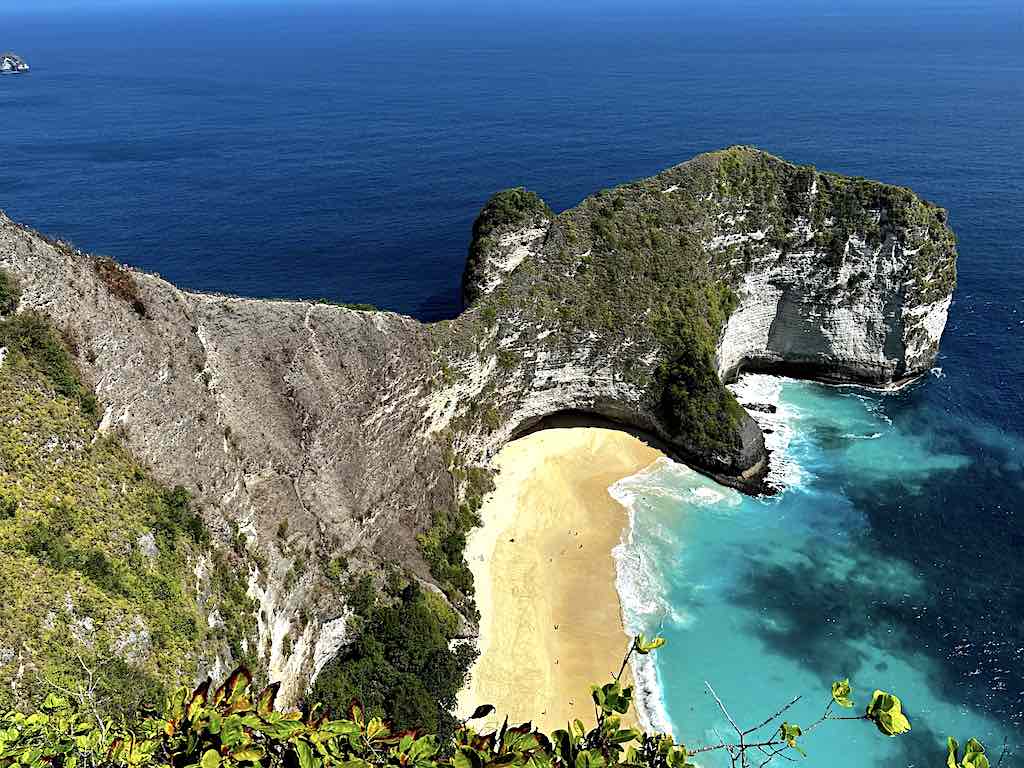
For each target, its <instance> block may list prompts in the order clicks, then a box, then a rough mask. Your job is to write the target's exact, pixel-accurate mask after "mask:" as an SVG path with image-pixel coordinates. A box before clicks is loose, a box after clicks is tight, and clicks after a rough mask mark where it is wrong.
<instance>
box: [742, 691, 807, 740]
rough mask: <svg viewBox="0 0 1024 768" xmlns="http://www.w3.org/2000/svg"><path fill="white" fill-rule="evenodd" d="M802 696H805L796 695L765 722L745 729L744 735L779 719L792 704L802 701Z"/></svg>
mask: <svg viewBox="0 0 1024 768" xmlns="http://www.w3.org/2000/svg"><path fill="white" fill-rule="evenodd" d="M802 698H803V697H802V696H794V697H793V700H792V701H791V702H789V704H786V705H785V706H784V707H782V708H781V709H780V710H779V711H778V712H776V713H775V714H773V715H770V716H769V717H766V718H765V719H764V722H762V723H760V724H758V725H755V726H754V727H753V728H747V730H745V731H744V732H743V735H744V736H747V735H749V734H751V733H753V732H754V731H759V730H761V729H762V728H764V727H765V726H766V725H768V723H770V722H771V721H772V720H775V719H777V718H779V717H781V716H782V714H783V713H784V712H786V710H788V709H789V708H790V707H792V706H793V705H794V704H796V703H797V702H798V701H800V699H802Z"/></svg>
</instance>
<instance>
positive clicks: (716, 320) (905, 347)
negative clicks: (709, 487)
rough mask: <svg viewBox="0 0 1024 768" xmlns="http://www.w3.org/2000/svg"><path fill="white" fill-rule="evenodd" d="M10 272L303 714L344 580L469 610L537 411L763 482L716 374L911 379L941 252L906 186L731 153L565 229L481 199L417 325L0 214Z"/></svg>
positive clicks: (925, 340)
mask: <svg viewBox="0 0 1024 768" xmlns="http://www.w3.org/2000/svg"><path fill="white" fill-rule="evenodd" d="M0 269H4V270H7V271H8V272H10V273H11V274H12V275H14V276H15V278H16V279H17V281H18V282H19V283H20V285H21V299H20V305H19V306H20V308H21V309H23V310H24V309H27V308H32V309H35V310H38V311H40V312H42V313H44V314H45V315H47V316H48V317H49V318H51V319H52V321H53V322H54V323H55V324H56V326H57V327H59V328H61V329H63V330H64V332H65V334H66V336H67V338H68V339H69V340H70V343H71V346H72V348H73V349H74V350H75V354H76V360H77V363H78V365H79V366H80V368H81V370H82V372H83V375H84V376H85V378H86V380H87V381H88V382H89V383H91V384H92V385H93V387H94V388H95V392H96V396H97V397H98V398H99V401H100V403H101V409H102V418H101V420H100V425H99V428H100V431H101V432H105V431H110V430H116V431H117V432H118V433H119V434H120V435H121V436H122V437H123V439H124V440H125V441H126V442H127V444H128V445H129V446H130V447H131V449H132V450H133V452H134V453H135V455H136V456H138V457H139V458H140V459H141V460H142V461H143V462H145V463H146V464H147V465H148V466H150V467H151V468H152V470H153V472H154V474H155V475H156V477H157V478H159V479H162V480H164V481H166V482H171V483H182V484H184V485H185V486H186V487H188V488H189V490H190V491H191V492H192V493H193V495H194V498H195V499H196V503H197V506H198V507H199V509H200V511H201V513H202V516H203V518H204V520H205V522H206V524H207V526H208V527H209V528H210V529H211V530H212V532H213V534H214V537H215V539H216V540H218V541H220V542H222V543H224V544H225V545H227V544H231V545H232V546H233V548H234V550H235V551H236V552H237V553H238V559H237V561H236V563H235V567H236V568H237V569H238V571H239V572H240V573H242V574H243V575H244V574H247V578H248V591H249V595H250V596H251V597H252V598H253V599H254V600H255V601H256V603H257V605H258V610H257V611H256V613H257V617H256V618H257V622H258V637H257V638H253V640H254V647H255V648H256V655H257V656H258V657H259V658H260V659H262V660H263V662H264V663H265V665H266V670H267V672H268V674H269V675H270V677H271V678H272V679H280V680H283V681H284V683H285V684H284V687H283V688H282V695H283V696H284V698H285V700H294V699H295V698H296V697H297V696H299V695H301V693H302V691H303V690H304V688H305V686H306V684H307V682H308V681H309V680H310V679H312V678H313V677H315V675H316V674H317V673H318V672H319V671H320V669H322V668H323V666H324V664H326V663H327V661H329V660H330V659H331V658H332V657H333V656H334V655H335V654H336V653H337V651H338V649H339V648H341V647H342V646H343V645H344V643H345V642H346V640H347V639H348V638H349V636H350V634H351V632H350V630H349V629H348V623H347V616H348V614H347V612H346V609H345V606H344V600H343V599H342V598H341V597H340V592H339V586H338V578H337V573H336V572H335V573H332V566H333V567H334V570H335V571H336V570H337V566H336V564H338V563H344V566H343V569H344V570H345V571H346V572H349V573H358V572H364V571H367V570H371V571H372V570H376V569H379V568H380V567H381V565H382V564H385V563H395V562H397V563H400V564H402V565H403V566H404V567H406V568H409V569H411V570H412V571H413V572H414V573H416V574H417V575H418V576H419V577H420V578H421V579H422V580H423V582H424V583H428V584H435V585H436V586H437V587H438V588H440V589H441V590H443V591H444V592H445V594H446V595H447V596H448V598H449V599H450V601H451V602H452V604H453V605H455V606H456V607H458V608H459V609H460V610H461V611H462V612H463V614H464V615H466V616H468V617H470V619H471V618H472V613H473V612H472V607H471V603H470V602H469V601H468V595H469V593H470V592H471V585H470V584H468V583H467V582H466V581H465V574H464V571H463V569H461V568H460V560H461V555H460V552H461V543H460V541H461V539H460V536H462V535H463V534H464V532H465V528H466V527H467V525H470V524H472V520H473V511H474V508H475V505H476V503H477V501H478V499H479V496H480V495H481V494H482V493H484V492H485V491H486V488H487V484H488V474H487V471H486V467H487V464H488V462H489V460H490V458H491V457H492V456H493V455H494V454H495V453H496V452H497V451H498V450H499V449H500V447H501V446H502V445H503V444H504V443H505V442H507V441H508V440H509V439H512V438H513V437H515V436H516V435H518V434H521V433H523V432H524V431H527V430H529V429H532V428H536V427H537V426H541V425H543V424H544V423H545V420H546V419H548V418H551V417H558V416H560V415H570V416H573V417H579V418H586V419H607V420H611V421H613V422H615V423H617V424H619V425H621V426H623V427H624V428H629V429H633V430H637V431H639V432H641V433H643V434H645V435H648V436H650V437H651V438H652V439H654V440H656V441H657V442H658V444H659V445H661V446H662V447H663V448H664V449H666V450H668V451H669V452H671V453H673V454H675V455H676V456H677V457H678V458H680V459H682V460H684V461H686V462H689V463H690V464H692V465H693V466H695V467H697V468H698V469H700V470H701V471H704V472H706V473H708V474H711V475H714V476H715V477H717V478H719V479H720V480H722V481H723V482H728V483H731V484H733V485H737V486H739V487H741V488H745V489H747V490H757V489H758V488H759V487H760V485H759V483H760V478H761V477H763V475H764V472H765V469H766V466H767V464H766V462H767V461H769V457H768V456H767V455H766V452H765V449H764V441H763V439H762V436H761V434H760V431H759V429H758V428H757V426H756V424H755V423H754V421H753V420H752V419H751V418H750V416H749V415H748V414H747V413H746V412H745V411H744V410H743V409H742V408H741V407H740V406H739V405H738V404H737V403H736V401H735V399H734V398H733V397H732V395H731V394H730V393H729V391H728V390H727V389H726V388H725V387H724V385H723V381H727V380H729V379H730V378H731V377H733V376H735V375H736V374H737V373H738V372H739V371H741V370H765V371H782V372H787V373H792V374H795V375H800V376H811V377H815V378H821V379H825V380H829V381H853V382H858V383H865V384H871V385H878V386H884V385H889V384H892V383H896V382H900V381H903V380H906V379H908V378H912V377H913V376H916V375H918V374H920V373H922V372H924V371H927V370H928V368H929V367H930V366H931V364H932V361H933V360H934V357H935V355H936V352H937V349H938V343H939V338H940V336H941V333H942V330H943V328H944V325H945V321H946V312H947V309H948V307H949V303H950V297H951V294H952V291H953V288H954V284H955V240H954V237H953V235H952V233H951V231H950V230H949V228H948V226H947V224H946V218H945V212H944V211H943V210H942V209H941V208H937V207H935V206H933V205H931V204H929V203H927V202H925V201H923V200H921V199H920V198H918V197H916V196H915V195H914V194H913V193H911V192H910V191H908V190H906V189H902V188H899V187H893V186H888V185H884V184H880V183H877V182H870V181H865V180H861V179H850V178H846V177H841V176H837V175H834V174H825V173H819V172H817V171H816V170H814V169H813V168H809V167H798V166H794V165H791V164H788V163H786V162H784V161H782V160H780V159H778V158H775V157H773V156H771V155H768V154H766V153H763V152H759V151H757V150H753V149H749V148H743V147H736V148H731V149H728V150H724V151H721V152H714V153H710V154H707V155H701V156H699V157H697V158H695V159H693V160H691V161H689V162H687V163H684V164H682V165H679V166H676V167H675V168H672V169H669V170H667V171H665V172H663V173H661V174H659V175H658V176H655V177H653V178H650V179H646V180H643V181H639V182H635V183H632V184H628V185H625V186H622V187H618V188H616V189H614V190H607V191H603V192H601V193H599V194H597V195H594V196H593V197H590V198H588V199H587V200H585V201H583V202H582V203H581V204H580V205H578V206H577V207H575V208H573V209H571V210H569V211H565V212H563V213H561V214H557V215H556V214H555V213H553V212H552V211H551V210H550V209H549V208H548V207H547V206H546V205H545V204H544V203H543V202H542V201H541V200H540V199H539V198H537V196H536V195H533V194H532V193H529V192H526V191H523V190H512V191H508V192H504V193H500V194H498V195H496V196H495V197H494V198H492V200H491V201H490V202H489V203H488V204H487V206H486V207H485V208H484V210H483V211H482V213H481V216H480V218H479V220H478V221H477V223H476V225H475V226H474V232H473V240H472V244H471V246H470V257H469V260H468V262H467V267H466V273H465V275H464V281H463V285H464V293H465V297H466V300H467V309H466V310H465V312H463V314H462V315H461V316H460V317H458V318H456V319H455V320H451V321H446V322H442V323H436V324H433V325H424V324H422V323H419V322H417V321H415V320H413V319H410V318H407V317H402V316H399V315H396V314H393V313H387V312H368V311H358V310H354V309H349V308H345V307H339V306H333V305H327V304H317V303H309V302H301V301H263V300H252V299H244V298H237V297H232V296H215V295H203V294H196V293H189V292H186V291H181V290H179V289H178V288H176V287H175V286H173V285H171V284H170V283H168V282H166V281H164V280H162V279H161V278H159V277H157V276H155V275H150V274H143V273H140V272H135V271H131V270H128V269H126V268H124V267H121V266H119V265H117V264H114V263H113V262H110V261H108V260H103V259H97V258H95V257H92V256H89V255H87V254H85V253H82V252H80V251H78V250H76V249H74V248H72V247H70V246H68V245H66V244H62V243H58V242H52V241H50V240H48V239H46V238H44V237H43V236H41V235H39V234H37V233H35V232H32V231H30V230H28V229H26V228H24V227H20V226H18V225H16V224H14V223H13V222H11V221H10V220H9V219H7V218H5V217H2V216H0ZM0 359H2V355H0ZM462 565H464V563H462ZM471 629H472V628H471V627H467V631H471ZM231 662H232V659H231V658H230V654H227V653H225V655H224V656H223V658H221V660H220V664H221V665H222V667H223V668H227V667H228V666H230V664H231Z"/></svg>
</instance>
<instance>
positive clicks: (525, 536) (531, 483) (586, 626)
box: [459, 427, 661, 729]
mask: <svg viewBox="0 0 1024 768" xmlns="http://www.w3.org/2000/svg"><path fill="white" fill-rule="evenodd" d="M660 455H661V454H660V453H658V452H657V451H656V450H654V449H653V448H650V447H649V446H647V445H645V444H644V443H642V442H640V441H639V440H638V439H636V438H635V437H632V436H630V435H627V434H625V433H623V432H617V431H614V430H608V429H597V428H590V427H587V428H565V429H548V430H544V431H541V432H537V433H534V434H532V435H529V436H527V437H524V438H522V439H519V440H516V441H514V442H512V443H510V444H509V445H508V446H506V447H505V448H504V449H503V450H502V451H501V453H499V454H498V456H497V457H496V458H495V461H494V466H495V468H496V469H498V470H499V474H498V476H497V477H496V478H495V483H496V488H495V491H494V492H493V493H492V494H491V495H490V496H488V498H487V499H486V501H485V502H484V505H483V508H482V509H481V512H480V514H481V517H482V519H483V525H482V527H480V528H478V529H476V530H475V531H474V532H473V533H472V534H471V536H470V538H469V542H468V544H467V547H466V559H467V560H468V561H469V565H470V568H471V569H472V571H473V576H474V579H475V581H476V600H477V605H478V607H479V609H480V614H481V621H480V640H479V646H480V650H481V655H480V659H479V660H478V661H477V663H476V665H475V666H474V667H473V670H472V672H471V679H470V682H469V684H468V686H467V687H466V689H465V690H463V691H462V694H461V695H460V698H459V712H460V714H462V715H463V716H466V715H468V714H469V713H470V712H472V710H473V709H474V707H475V706H476V705H477V704H493V705H495V707H497V712H496V713H495V715H493V716H492V717H490V718H488V721H485V723H486V724H489V725H495V724H500V721H501V720H502V719H503V718H504V716H505V715H508V717H509V722H512V723H518V722H524V721H526V720H532V721H533V722H534V724H535V725H538V726H540V727H541V728H544V729H552V728H560V727H564V726H565V724H566V722H567V721H569V720H571V719H572V718H576V717H579V718H581V719H582V720H583V721H584V722H585V723H588V724H589V723H590V722H591V721H592V719H593V712H594V710H593V704H592V702H591V699H590V685H591V684H592V683H603V682H606V681H607V680H608V679H609V676H610V675H611V674H613V673H614V672H616V671H617V670H618V669H619V665H620V663H621V660H622V657H623V655H624V653H625V651H626V649H627V647H628V644H629V641H628V639H627V637H626V635H625V634H624V632H623V627H622V618H621V611H620V608H619V598H618V594H617V592H616V591H615V564H614V561H613V559H612V548H613V547H615V545H617V544H618V543H619V541H620V540H621V536H622V532H623V529H624V527H625V525H626V524H627V522H628V521H627V517H626V511H625V510H624V509H623V508H622V507H621V506H620V505H619V504H617V503H616V502H615V500H614V499H612V497H611V496H610V495H609V494H608V488H609V486H611V485H612V484H613V483H615V482H616V481H618V480H620V479H622V478H624V477H628V476H630V475H633V474H636V473H637V472H639V471H640V470H642V469H644V468H646V467H648V466H649V465H650V464H652V463H653V462H654V461H655V460H656V459H657V458H658V457H659V456H660ZM475 725H476V727H478V728H479V727H482V724H480V723H475Z"/></svg>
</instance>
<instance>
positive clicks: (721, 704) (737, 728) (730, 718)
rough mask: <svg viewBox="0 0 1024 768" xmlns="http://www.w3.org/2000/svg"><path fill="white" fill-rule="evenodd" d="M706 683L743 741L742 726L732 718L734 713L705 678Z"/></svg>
mask: <svg viewBox="0 0 1024 768" xmlns="http://www.w3.org/2000/svg"><path fill="white" fill-rule="evenodd" d="M704 685H705V686H706V687H707V689H708V690H709V691H711V695H712V696H714V697H715V701H716V702H718V708H719V709H720V710H722V714H723V715H725V716H726V717H727V718H728V719H729V723H730V724H732V727H733V728H734V729H735V730H736V734H737V735H738V736H739V737H740V741H741V742H742V741H743V731H741V730H740V727H739V726H738V725H736V721H735V720H733V719H732V715H730V714H729V710H727V709H726V708H725V704H723V703H722V700H721V699H720V698H718V694H717V693H715V689H714V688H712V687H711V683H709V682H708V681H707V680H705V681H704Z"/></svg>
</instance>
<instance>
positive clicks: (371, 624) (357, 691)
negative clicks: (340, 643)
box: [310, 574, 476, 733]
mask: <svg viewBox="0 0 1024 768" xmlns="http://www.w3.org/2000/svg"><path fill="white" fill-rule="evenodd" d="M348 603H349V607H350V608H351V609H352V610H353V611H355V613H356V615H357V616H358V626H357V627H356V631H357V632H358V633H359V636H358V638H357V639H356V641H355V642H354V643H352V644H351V645H349V646H348V647H347V648H346V649H345V650H344V651H343V652H342V653H341V654H340V655H339V656H337V657H335V658H334V659H333V660H331V661H330V662H328V664H327V666H326V667H325V668H324V669H323V671H322V672H321V673H320V675H319V677H318V678H317V681H316V684H315V685H314V687H313V690H312V692H311V694H310V700H311V701H314V702H317V703H320V704H323V705H324V706H326V707H327V709H328V710H329V711H331V712H334V713H341V712H345V711H347V709H348V707H349V705H350V704H351V702H352V701H360V702H362V704H363V706H364V707H365V708H366V710H367V713H368V714H369V715H370V716H371V717H382V718H386V719H389V720H390V721H391V722H393V723H394V725H395V726H396V727H397V728H400V729H405V728H420V729H424V730H427V731H430V732H437V731H441V732H443V733H450V732H451V730H452V728H453V727H454V725H455V721H454V719H453V717H452V715H451V712H452V710H454V708H455V697H456V696H457V695H458V692H459V690H460V689H461V688H462V686H463V684H464V682H465V678H466V673H467V670H468V669H469V666H470V664H472V662H473V660H474V659H475V658H476V649H475V648H474V647H473V645H472V644H468V643H460V644H455V645H454V647H453V644H452V640H453V639H454V638H455V635H456V632H457V630H458V626H459V622H458V617H457V616H456V615H455V613H454V612H453V611H452V610H451V609H450V608H449V607H448V605H447V603H446V602H445V601H444V600H443V599H442V598H441V597H440V596H439V595H436V594H434V593H433V592H430V591H428V590H426V589H424V588H422V587H420V586H419V584H418V583H417V582H416V581H414V580H413V581H409V580H406V579H404V578H402V577H400V576H399V575H397V574H394V575H393V576H392V578H391V579H390V583H389V584H388V589H387V591H386V592H385V593H384V594H382V595H378V594H377V593H376V591H375V590H374V587H373V584H372V581H371V580H370V578H369V577H368V576H365V575H364V576H363V577H360V578H357V579H355V580H354V582H353V584H352V585H351V588H350V590H349V595H348Z"/></svg>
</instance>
